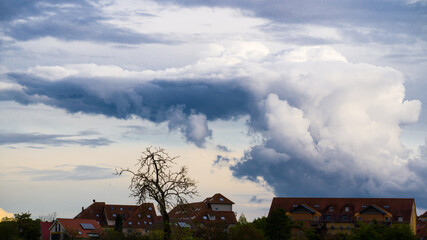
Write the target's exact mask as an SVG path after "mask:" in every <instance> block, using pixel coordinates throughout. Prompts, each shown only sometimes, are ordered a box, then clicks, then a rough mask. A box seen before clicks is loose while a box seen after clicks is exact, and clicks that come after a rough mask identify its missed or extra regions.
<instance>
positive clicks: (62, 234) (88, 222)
mask: <svg viewBox="0 0 427 240" xmlns="http://www.w3.org/2000/svg"><path fill="white" fill-rule="evenodd" d="M49 231H50V240H63V239H100V238H101V235H102V233H103V230H102V228H101V226H100V225H99V224H98V222H97V221H95V220H92V219H67V218H58V219H56V220H55V221H54V222H53V224H52V225H51V226H50V228H49Z"/></svg>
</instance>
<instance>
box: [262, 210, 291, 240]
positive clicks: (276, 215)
mask: <svg viewBox="0 0 427 240" xmlns="http://www.w3.org/2000/svg"><path fill="white" fill-rule="evenodd" d="M291 233H292V222H291V220H290V219H289V217H288V216H287V215H286V212H285V210H283V209H276V210H273V211H272V212H271V213H270V215H269V216H268V217H267V221H266V226H265V234H266V236H267V239H268V240H287V239H291V237H292V235H291Z"/></svg>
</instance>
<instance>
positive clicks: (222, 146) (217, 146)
mask: <svg viewBox="0 0 427 240" xmlns="http://www.w3.org/2000/svg"><path fill="white" fill-rule="evenodd" d="M216 149H218V150H220V151H222V152H231V150H230V149H229V148H228V147H227V146H224V145H221V144H218V145H216Z"/></svg>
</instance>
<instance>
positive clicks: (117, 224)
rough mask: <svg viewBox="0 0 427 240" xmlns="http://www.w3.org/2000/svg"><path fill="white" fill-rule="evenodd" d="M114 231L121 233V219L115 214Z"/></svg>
mask: <svg viewBox="0 0 427 240" xmlns="http://www.w3.org/2000/svg"><path fill="white" fill-rule="evenodd" d="M114 230H115V231H116V232H123V217H122V215H120V214H117V216H116V219H115V221H114Z"/></svg>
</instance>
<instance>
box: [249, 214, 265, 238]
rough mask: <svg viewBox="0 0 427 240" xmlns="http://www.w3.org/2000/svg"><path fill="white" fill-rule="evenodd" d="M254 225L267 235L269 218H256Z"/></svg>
mask: <svg viewBox="0 0 427 240" xmlns="http://www.w3.org/2000/svg"><path fill="white" fill-rule="evenodd" d="M252 225H253V226H254V227H255V228H257V229H259V230H261V231H262V232H263V233H264V235H265V226H266V225H267V217H265V216H262V217H260V218H256V219H254V220H253V221H252Z"/></svg>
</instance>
